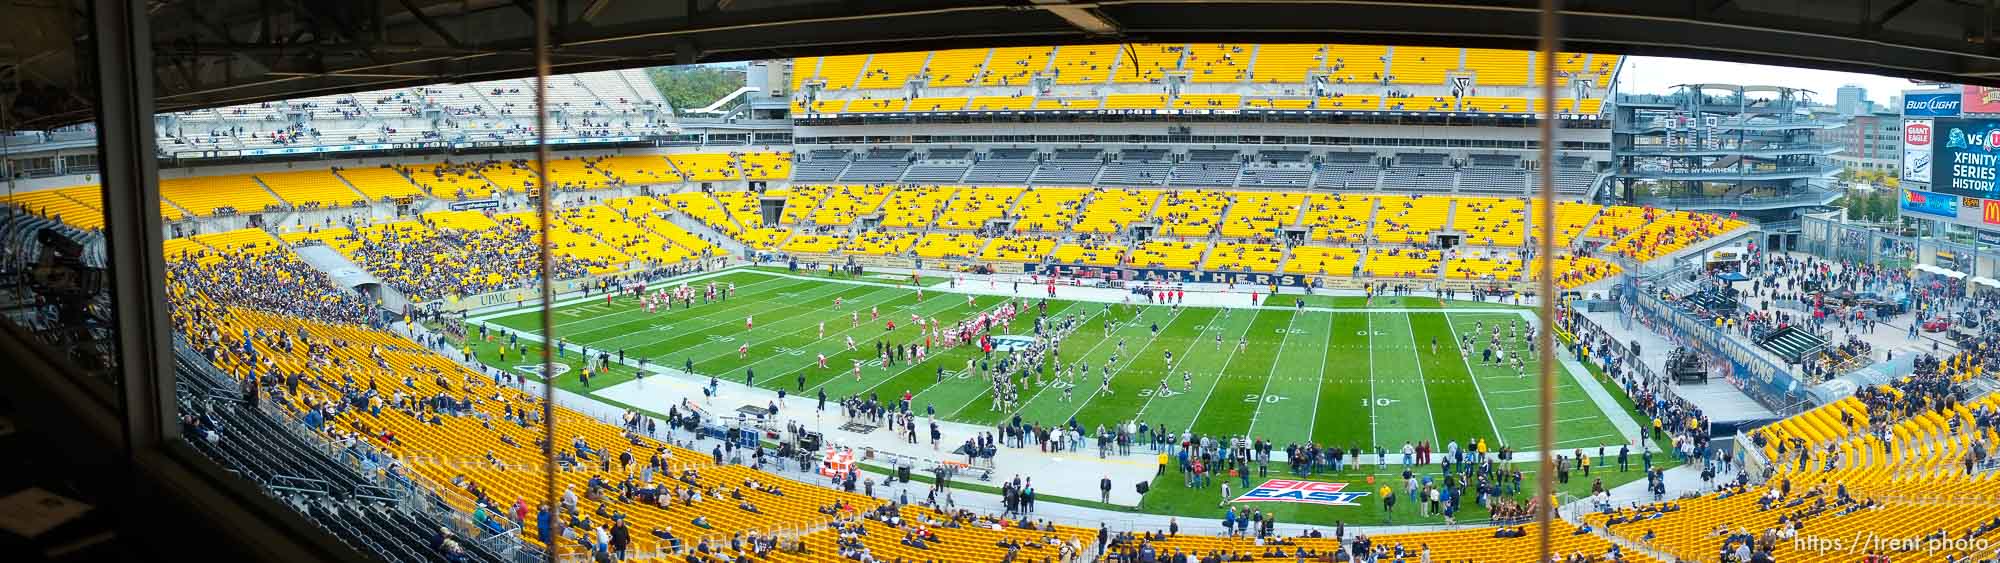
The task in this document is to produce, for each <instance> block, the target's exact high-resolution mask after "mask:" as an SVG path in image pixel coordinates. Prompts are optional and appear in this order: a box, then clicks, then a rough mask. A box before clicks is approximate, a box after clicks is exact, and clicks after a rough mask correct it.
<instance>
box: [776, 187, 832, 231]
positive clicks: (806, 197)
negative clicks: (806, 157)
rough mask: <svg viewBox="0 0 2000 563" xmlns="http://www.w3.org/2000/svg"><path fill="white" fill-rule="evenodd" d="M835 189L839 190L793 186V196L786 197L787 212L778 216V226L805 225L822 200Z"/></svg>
mask: <svg viewBox="0 0 2000 563" xmlns="http://www.w3.org/2000/svg"><path fill="white" fill-rule="evenodd" d="M835 189H837V187H836V186H814V185H805V184H794V185H792V191H791V194H790V195H787V196H785V210H784V212H782V213H779V214H778V224H781V225H799V224H803V223H805V222H806V218H807V217H810V216H811V215H812V212H813V210H814V209H815V208H818V207H819V202H820V200H821V199H822V198H824V197H825V195H826V194H827V193H830V192H832V191H833V190H835Z"/></svg>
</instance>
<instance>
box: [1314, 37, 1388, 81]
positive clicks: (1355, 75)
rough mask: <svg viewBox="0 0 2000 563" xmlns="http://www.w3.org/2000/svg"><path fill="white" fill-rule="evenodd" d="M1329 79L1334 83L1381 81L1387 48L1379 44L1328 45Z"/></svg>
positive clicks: (1385, 66)
mask: <svg viewBox="0 0 2000 563" xmlns="http://www.w3.org/2000/svg"><path fill="white" fill-rule="evenodd" d="M1326 54H1327V58H1328V59H1329V60H1328V61H1327V67H1328V68H1329V69H1331V72H1329V73H1328V75H1327V76H1328V78H1329V80H1331V81H1333V82H1334V83H1335V84H1372V83H1379V82H1382V74H1383V71H1384V70H1386V69H1387V68H1388V64H1389V63H1388V56H1389V48H1388V47H1383V46H1380V45H1328V46H1327V53H1326Z"/></svg>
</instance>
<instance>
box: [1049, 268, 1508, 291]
mask: <svg viewBox="0 0 2000 563" xmlns="http://www.w3.org/2000/svg"><path fill="white" fill-rule="evenodd" d="M1023 270H1024V271H1023V273H1027V274H1035V275H1052V276H1060V277H1066V278H1079V277H1081V278H1105V279H1122V280H1129V281H1136V282H1142V283H1143V282H1164V283H1213V284H1229V285H1238V286H1246V287H1263V286H1270V285H1279V286H1283V287H1295V288H1313V289H1361V288H1363V287H1365V286H1366V283H1367V280H1363V279H1358V278H1352V277H1345V276H1321V275H1306V274H1271V273H1256V272H1190V271H1185V270H1164V269H1155V268H1118V267H1112V266H1083V265H1075V264H1025V265H1023ZM1489 287H1490V286H1489Z"/></svg>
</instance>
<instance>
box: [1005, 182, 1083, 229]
mask: <svg viewBox="0 0 2000 563" xmlns="http://www.w3.org/2000/svg"><path fill="white" fill-rule="evenodd" d="M1089 193H1090V190H1087V189H1084V188H1031V189H1029V190H1028V191H1027V192H1024V193H1022V194H1021V203H1019V204H1017V207H1016V208H1015V209H1014V217H1015V221H1014V231H1015V232H1022V233H1053V232H1061V231H1065V230H1068V229H1069V223H1070V222H1071V221H1074V220H1076V216H1077V214H1078V213H1079V212H1080V211H1082V208H1083V198H1084V196H1085V195H1088V194H1089Z"/></svg>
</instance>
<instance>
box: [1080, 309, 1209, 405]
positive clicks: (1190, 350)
mask: <svg viewBox="0 0 2000 563" xmlns="http://www.w3.org/2000/svg"><path fill="white" fill-rule="evenodd" d="M1219 328H1222V323H1221V322H1220V321H1218V320H1217V319H1216V318H1215V317H1209V321H1208V322H1207V323H1203V325H1202V329H1201V332H1199V333H1196V334H1195V335H1194V338H1193V341H1192V342H1189V343H1188V347H1187V349H1186V350H1182V351H1181V356H1180V357H1181V358H1182V359H1181V363H1183V364H1185V363H1187V358H1189V357H1192V355H1193V354H1194V347H1195V346H1199V345H1201V341H1202V340H1204V339H1203V338H1202V337H1203V336H1208V331H1209V330H1210V329H1219ZM1231 353H1232V354H1233V353H1234V352H1231ZM1223 365H1224V366H1225V367H1227V365H1228V364H1223ZM1181 369H1183V370H1185V369H1187V368H1181ZM1161 377H1163V378H1166V379H1168V380H1170V381H1171V380H1172V379H1173V377H1174V368H1173V366H1167V373H1166V375H1163V376H1161ZM1209 389H1210V390H1213V389H1214V388H1213V387H1211V388H1209ZM1158 398H1160V394H1159V393H1154V394H1153V396H1151V397H1147V398H1146V403H1145V404H1142V405H1139V412H1136V413H1133V414H1132V420H1134V421H1136V420H1139V417H1143V416H1146V408H1147V407H1151V406H1153V400H1154V399H1158ZM1077 412H1082V411H1081V410H1079V411H1077ZM1195 414H1196V415H1197V416H1199V415H1200V414H1201V413H1199V412H1197V413H1195Z"/></svg>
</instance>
